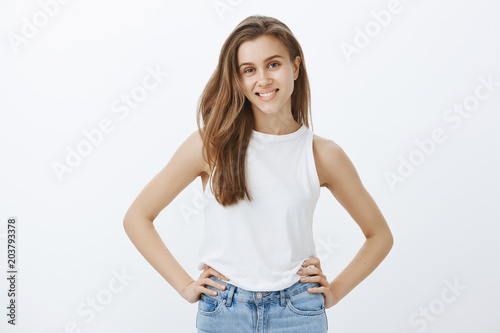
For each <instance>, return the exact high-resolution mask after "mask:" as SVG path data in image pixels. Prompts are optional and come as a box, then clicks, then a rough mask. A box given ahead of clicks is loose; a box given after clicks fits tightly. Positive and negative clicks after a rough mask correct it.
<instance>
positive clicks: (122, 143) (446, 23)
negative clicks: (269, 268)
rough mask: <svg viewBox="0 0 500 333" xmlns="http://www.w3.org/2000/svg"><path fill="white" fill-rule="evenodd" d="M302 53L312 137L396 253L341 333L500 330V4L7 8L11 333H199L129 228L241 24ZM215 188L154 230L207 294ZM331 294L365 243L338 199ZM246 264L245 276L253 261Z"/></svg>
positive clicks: (50, 0) (1, 253)
mask: <svg viewBox="0 0 500 333" xmlns="http://www.w3.org/2000/svg"><path fill="white" fill-rule="evenodd" d="M253 14H261V15H268V16H274V17H276V18H278V19H280V20H281V21H283V22H284V23H285V24H287V25H288V26H289V27H290V29H291V30H292V31H293V32H294V34H295V36H296V37H297V39H298V40H299V42H300V43H301V45H302V48H303V51H304V53H305V62H306V65H307V70H308V74H309V78H310V84H311V89H312V117H313V130H314V132H315V134H317V135H319V136H322V137H325V138H328V139H331V140H333V141H335V142H337V143H338V144H339V145H340V146H341V147H342V148H343V149H344V150H345V151H346V153H347V154H348V156H349V157H350V158H351V160H352V161H353V163H354V165H355V166H356V168H357V170H358V172H359V174H360V177H361V179H362V181H363V183H364V185H365V186H366V188H367V190H368V191H369V192H370V194H371V195H372V196H373V198H374V199H375V201H376V202H377V204H378V205H379V207H380V209H381V210H382V213H383V214H384V216H385V218H386V219H387V221H388V223H389V225H390V227H391V230H392V232H393V235H394V238H395V243H394V247H393V248H392V251H391V252H390V253H389V255H388V256H387V257H386V259H385V260H384V261H383V262H382V264H381V265H380V266H379V267H378V268H377V269H376V270H375V272H374V273H372V274H371V275H370V276H368V278H367V279H365V280H364V281H363V282H362V283H361V284H360V285H359V286H358V287H356V288H355V289H354V290H353V291H352V292H351V293H349V294H348V295H347V296H346V297H345V298H344V299H343V300H342V301H341V302H340V303H338V304H337V305H336V306H334V307H332V308H330V309H328V310H327V317H328V321H329V331H330V332H337V333H365V332H371V333H375V332H376V333H387V332H394V333H414V332H429V333H430V332H438V333H443V332H445V333H447V332H453V333H469V332H481V333H494V332H499V331H500V316H498V313H499V310H500V289H499V288H498V281H499V280H500V268H499V266H498V262H500V260H499V259H500V243H499V242H498V234H499V232H500V224H499V222H500V221H499V213H500V211H499V205H498V201H499V199H500V191H499V187H498V186H499V185H500V184H499V180H500V176H499V173H498V170H499V169H500V160H499V155H498V152H499V142H500V141H499V138H500V134H499V121H500V115H499V108H500V63H499V61H498V59H500V44H499V43H498V41H499V34H500V4H499V3H498V2H494V1H486V0H481V1H464V0H458V1H457V0H454V1H451V0H447V1H439V2H436V1H429V0H419V1H415V0H414V1H410V0H401V1H395V0H384V1H366V0H364V1H357V2H352V1H336V2H329V1H309V2H306V1H260V0H259V1H243V0H208V1H185V2H183V1H159V0H147V1H123V0H122V1H116V0H115V1H105V2H102V1H62V0H40V1H16V2H12V1H9V2H6V1H4V2H1V4H0V16H1V21H0V22H1V23H0V29H1V32H0V34H1V35H2V41H1V45H0V48H1V49H0V50H1V64H0V66H1V68H2V69H1V73H2V74H1V75H0V98H1V99H0V103H1V104H0V110H1V118H0V126H1V129H0V136H1V139H0V156H1V160H0V168H1V169H0V179H1V184H0V205H1V206H0V262H1V267H2V272H1V274H0V275H1V276H4V277H5V276H7V277H8V276H9V275H8V274H7V271H8V267H7V259H8V253H7V245H8V244H7V243H8V239H9V237H8V231H7V225H8V220H9V218H12V217H13V218H15V219H16V226H17V229H16V231H17V234H16V237H17V238H16V243H15V245H16V269H17V275H16V283H15V285H14V287H15V288H14V289H15V291H16V296H15V315H16V316H15V320H16V326H15V327H14V326H12V325H10V324H8V323H7V321H8V320H9V319H10V318H9V316H8V314H10V311H11V310H9V309H7V305H8V304H10V300H11V299H14V298H13V297H10V296H8V291H9V289H11V286H10V282H9V281H8V280H7V279H6V278H2V279H0V304H1V305H2V306H1V309H2V310H1V312H2V313H1V316H0V318H2V319H1V324H0V331H2V332H46V333H61V332H150V333H154V332H158V333H159V332H188V333H189V332H196V328H195V317H196V312H197V303H194V304H191V303H188V302H187V301H185V300H184V299H183V298H182V297H181V296H180V295H179V294H177V292H175V290H174V289H173V288H172V287H171V286H170V285H169V284H168V283H167V282H166V281H165V280H164V279H163V278H162V277H161V276H160V275H159V274H158V273H157V272H156V271H155V270H154V269H153V268H152V267H151V266H150V265H149V263H148V262H147V261H146V260H145V259H144V258H143V257H142V256H141V254H140V253H139V252H138V251H137V249H136V248H135V247H134V246H133V244H132V242H131V241H130V240H129V239H128V237H127V235H126V233H125V231H124V229H123V226H122V222H123V217H124V214H125V212H126V210H127V209H128V207H129V206H130V204H131V203H132V201H133V200H134V198H135V197H136V196H137V195H138V193H139V192H140V191H141V189H142V188H143V187H144V186H145V185H146V184H147V183H148V182H149V181H150V180H151V179H152V178H153V177H154V176H155V175H156V174H157V173H158V172H159V171H160V170H161V169H162V168H163V167H164V166H165V164H166V163H167V162H168V161H169V159H170V158H171V157H172V155H173V153H174V152H175V150H176V149H177V148H178V147H179V145H180V144H181V143H182V142H183V141H184V140H185V139H186V138H187V137H188V135H189V134H190V133H191V132H193V131H194V130H195V129H196V118H195V115H196V105H197V101H198V98H199V96H200V94H201V92H202V89H203V88H204V86H205V84H206V82H207V81H208V79H209V77H210V75H211V74H212V72H213V71H214V69H215V66H216V64H217V60H218V57H219V51H220V48H221V46H222V44H223V42H224V40H225V39H226V37H227V36H228V35H229V33H230V32H231V31H232V30H233V28H234V27H235V26H236V25H237V24H238V23H239V22H240V21H242V20H243V19H244V18H246V17H247V16H249V15H253ZM201 188H202V186H201V180H200V179H199V178H198V179H196V180H195V181H194V182H193V183H192V184H190V186H188V187H187V188H186V189H185V190H184V191H183V192H182V193H181V194H180V195H179V196H178V197H177V198H176V199H175V200H174V201H173V202H172V203H171V204H170V205H169V206H168V207H167V208H166V209H164V210H163V211H162V212H161V213H160V215H159V216H158V218H157V219H156V220H155V226H156V228H157V230H158V231H159V233H160V235H161V237H162V239H163V240H164V242H165V243H166V245H167V247H168V248H169V249H170V251H171V252H172V253H173V254H174V256H175V257H176V259H177V260H178V261H179V262H180V264H181V265H182V266H183V267H184V269H185V270H186V271H187V272H188V273H189V274H190V276H191V277H192V278H193V279H197V278H198V276H199V274H200V271H198V270H197V269H196V261H197V251H198V248H199V245H200V241H201V239H202V236H203V228H204V218H203V214H202V202H201V196H200V194H201ZM314 233H315V242H316V246H317V251H318V255H319V257H320V259H321V263H322V268H323V272H324V273H325V274H326V276H327V277H328V280H329V281H331V280H333V279H334V278H335V277H336V276H337V274H338V273H340V272H341V271H342V269H343V268H344V267H345V266H346V265H347V264H348V263H349V262H350V260H351V259H352V258H353V257H354V255H355V254H356V252H357V251H358V250H359V248H360V247H361V246H362V244H363V242H364V237H363V234H362V233H361V230H360V229H359V227H358V226H357V225H356V223H355V222H354V221H353V219H352V218H351V217H350V216H349V214H348V213H347V212H346V211H345V209H344V208H343V207H342V206H341V205H340V204H339V203H338V202H337V201H336V200H335V198H334V197H333V196H332V195H331V193H330V192H329V191H328V189H326V188H322V190H321V197H320V199H319V201H318V204H317V206H316V211H315V216H314ZM242 264H243V263H242Z"/></svg>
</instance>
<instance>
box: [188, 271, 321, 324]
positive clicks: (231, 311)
mask: <svg viewBox="0 0 500 333" xmlns="http://www.w3.org/2000/svg"><path fill="white" fill-rule="evenodd" d="M210 279H212V280H214V281H216V282H218V283H222V284H225V285H226V288H225V289H224V290H220V289H216V288H215V287H212V286H210V285H206V286H205V287H206V288H208V289H212V290H216V291H217V295H207V294H205V293H202V294H201V299H200V300H199V301H198V313H197V314H196V328H197V329H198V333H209V332H210V333H295V332H301V333H303V332H307V333H324V332H327V330H328V319H327V317H326V311H325V297H324V296H323V294H322V293H310V292H308V291H307V289H308V288H316V287H319V286H320V284H319V283H316V282H306V283H304V282H300V281H297V282H296V283H294V284H293V285H292V286H290V287H288V288H285V289H282V290H277V291H260V292H257V291H249V290H245V289H242V288H239V287H236V286H234V285H232V284H229V283H227V282H226V281H224V280H221V279H219V278H218V277H215V276H213V275H211V276H210Z"/></svg>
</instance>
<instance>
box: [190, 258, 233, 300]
mask: <svg viewBox="0 0 500 333" xmlns="http://www.w3.org/2000/svg"><path fill="white" fill-rule="evenodd" d="M211 275H213V276H216V277H218V278H219V279H222V280H226V281H229V279H228V278H227V277H225V276H224V275H222V274H221V273H219V272H218V271H216V270H215V269H213V268H212V267H210V266H208V265H205V269H204V270H203V272H201V274H200V276H199V277H198V280H196V281H192V282H191V283H190V284H188V285H187V286H186V287H185V288H184V290H183V292H182V297H184V298H185V299H186V300H187V301H188V302H189V303H196V302H198V301H199V300H200V298H201V294H202V293H203V294H207V295H212V296H215V295H214V294H213V292H214V290H213V289H208V288H206V287H205V286H206V285H211V286H212V287H214V288H217V289H220V290H225V288H226V286H225V285H224V284H221V283H217V282H216V281H214V280H212V279H211V278H210V276H211Z"/></svg>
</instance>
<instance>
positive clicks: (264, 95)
mask: <svg viewBox="0 0 500 333" xmlns="http://www.w3.org/2000/svg"><path fill="white" fill-rule="evenodd" d="M277 91H278V89H276V90H275V91H271V92H268V93H266V94H260V93H258V94H259V96H262V97H267V96H271V95H272V94H275V93H276V92H277Z"/></svg>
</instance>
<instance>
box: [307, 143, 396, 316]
mask: <svg viewBox="0 0 500 333" xmlns="http://www.w3.org/2000/svg"><path fill="white" fill-rule="evenodd" d="M314 143H315V147H314V156H315V161H316V167H317V171H318V176H319V179H320V180H321V181H322V184H321V186H325V187H327V188H328V189H329V190H330V192H331V193H332V194H333V196H334V197H335V198H336V199H337V201H338V202H339V203H340V204H341V205H342V206H343V207H344V208H345V209H346V211H347V212H348V213H349V215H350V216H351V217H352V218H353V219H354V221H355V222H356V223H357V224H358V225H359V227H360V228H361V230H362V232H363V234H364V236H365V237H366V241H365V242H364V244H363V246H362V247H361V249H360V250H359V251H358V252H357V254H356V256H355V257H354V258H353V260H352V261H351V262H350V263H349V265H347V266H346V267H345V269H344V270H343V271H342V272H341V273H340V274H339V275H338V276H337V277H336V278H335V279H334V280H333V281H332V282H331V283H329V282H328V281H327V280H326V276H325V275H324V274H323V273H322V271H321V266H320V263H319V259H318V258H311V259H308V260H306V261H304V263H303V267H307V266H310V265H314V266H315V267H311V268H303V269H302V271H303V272H302V274H299V275H308V274H309V275H311V274H318V275H316V276H312V277H306V279H311V280H306V281H303V282H319V283H320V284H321V287H319V288H312V289H311V290H310V292H322V293H324V295H325V307H326V308H330V307H332V306H333V305H335V304H337V303H338V302H339V301H340V300H341V299H342V298H344V297H345V296H346V295H347V294H348V293H349V292H350V291H351V290H353V289H354V288H355V287H356V286H357V285H358V284H359V283H361V281H363V280H364V279H365V278H366V277H367V276H368V275H370V274H371V273H372V272H373V271H374V270H375V268H377V266H378V265H379V264H380V263H381V262H382V260H384V258H385V257H386V256H387V254H388V253H389V251H390V250H391V248H392V245H393V243H394V240H393V237H392V233H391V231H390V229H389V226H388V225H387V222H386V220H385V218H384V216H383V215H382V213H381V211H380V209H379V208H378V206H377V204H376V203H375V201H374V200H373V198H372V197H371V196H370V194H369V193H368V191H367V190H366V189H365V187H364V186H363V184H362V182H361V179H360V177H359V175H358V173H357V171H356V169H355V167H354V165H353V163H352V162H351V160H350V159H349V157H348V156H347V155H346V153H345V152H344V150H343V149H342V148H341V147H340V146H339V145H337V144H336V143H335V142H333V141H332V140H328V139H323V138H320V137H318V139H315V142H314Z"/></svg>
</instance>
